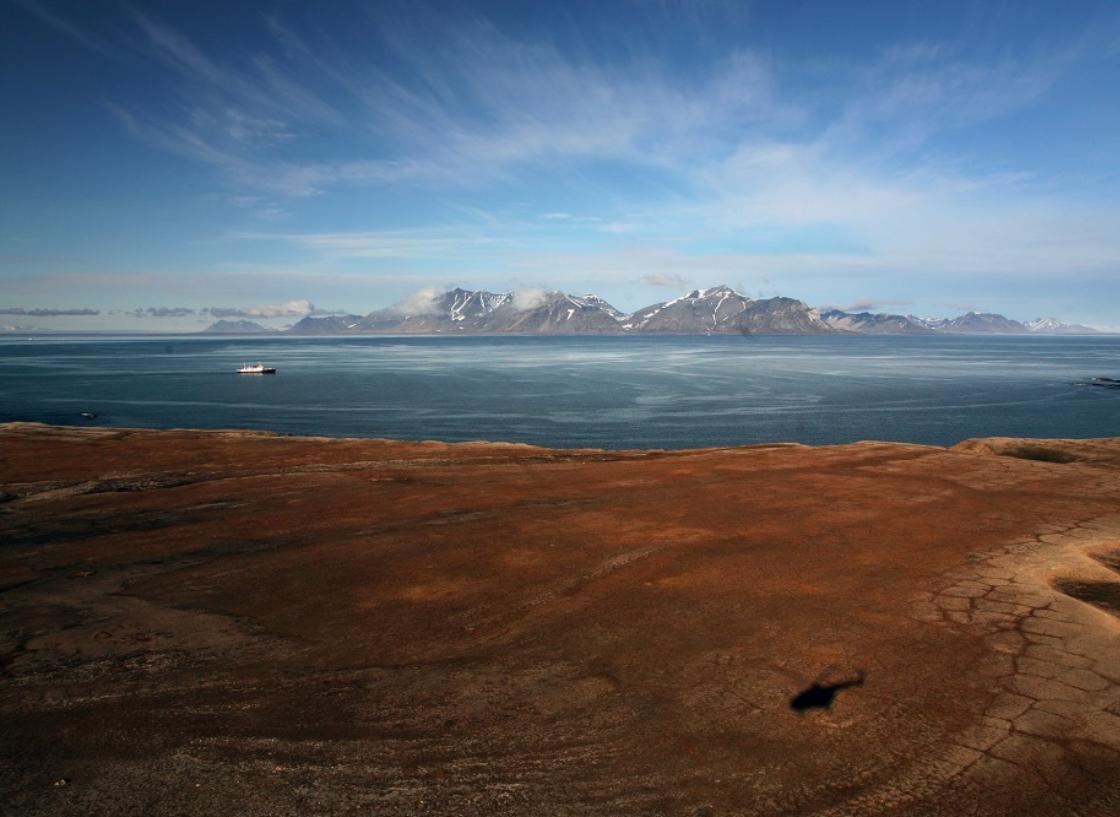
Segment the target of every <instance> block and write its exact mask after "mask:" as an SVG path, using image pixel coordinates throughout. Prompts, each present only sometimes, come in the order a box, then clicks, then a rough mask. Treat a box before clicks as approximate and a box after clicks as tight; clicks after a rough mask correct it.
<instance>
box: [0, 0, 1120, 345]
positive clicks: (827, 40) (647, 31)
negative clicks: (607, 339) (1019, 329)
mask: <svg viewBox="0 0 1120 817" xmlns="http://www.w3.org/2000/svg"><path fill="white" fill-rule="evenodd" d="M0 65H2V69H3V70H2V71H0V106H2V107H0V111H2V113H0V180H2V184H0V325H6V326H20V327H24V326H36V327H43V328H71V329H104V328H119V329H135V330H155V331H160V330H162V331H182V330H195V329H199V328H201V327H203V326H205V325H206V324H208V323H210V322H211V321H213V320H214V319H215V318H216V317H240V316H246V317H249V318H251V319H254V320H260V322H262V323H264V324H266V325H272V326H283V325H285V324H288V323H292V322H293V321H295V320H298V319H299V318H300V317H301V316H303V315H306V314H317V313H328V312H334V311H340V310H341V311H346V312H354V313H358V314H364V313H366V312H368V311H370V310H372V309H375V308H381V307H385V306H388V305H390V304H393V303H395V302H398V301H400V300H401V299H404V298H407V297H408V295H409V293H413V292H415V291H417V290H419V289H422V288H427V287H433V286H434V287H440V288H443V287H447V288H450V287H452V286H463V287H467V288H472V289H489V290H492V291H501V292H504V291H511V290H512V291H516V290H530V289H548V290H553V289H558V290H564V291H568V292H574V293H583V292H595V293H597V294H599V295H601V296H603V297H605V298H606V299H607V300H609V301H611V302H612V303H613V304H614V305H615V306H617V307H619V308H620V309H623V310H627V311H629V310H632V309H637V308H640V307H642V306H645V305H647V304H650V303H655V302H658V301H663V300H666V299H668V298H671V297H675V296H676V295H678V294H680V293H682V292H685V291H687V290H690V289H693V288H697V287H706V286H714V285H717V284H728V285H730V286H733V287H735V288H736V289H739V290H740V291H742V292H744V293H746V294H747V295H750V296H752V297H769V296H772V295H777V294H781V295H785V296H789V297H795V298H799V299H801V300H804V301H806V302H807V303H809V304H811V305H814V306H836V307H841V308H848V309H853V310H861V309H868V310H871V311H884V312H899V313H913V314H918V315H956V314H960V313H962V312H965V311H969V310H975V311H995V312H1001V313H1003V314H1005V315H1008V316H1009V317H1013V318H1017V319H1020V320H1026V319H1030V318H1034V317H1038V316H1051V315H1053V316H1056V317H1058V318H1059V319H1062V320H1065V321H1068V322H1080V323H1087V324H1090V325H1095V326H1101V327H1110V328H1120V195H1118V194H1117V191H1118V189H1120V104H1118V103H1120V4H1117V3H1115V2H1111V1H1109V2H1090V1H1088V0H1086V1H1085V2H1078V1H1077V0H1067V2H1032V0H1019V1H1018V2H1002V3H1001V2H996V1H995V0H990V1H989V2H977V3H956V2H942V3H928V2H908V0H891V2H882V3H878V2H863V3H836V2H798V0H784V1H783V2H753V3H752V2H740V3H733V2H714V1H713V2H696V1H694V2H654V1H653V0H649V1H648V2H624V0H619V2H611V3H602V2H570V3H568V2H548V3H545V2H540V3H537V2H528V3H526V2H524V1H523V0H522V1H521V2H495V3H465V2H464V3H456V2H438V3H431V4H425V3H423V2H417V1H412V2H401V3H396V2H373V3H347V2H342V0H339V1H338V2H332V3H330V4H308V3H304V2H283V1H278V2H271V3H261V4H256V3H250V2H237V3H212V4H211V3H206V2H194V3H190V4H187V3H182V2H157V1H156V0H149V1H148V2H141V3H137V2H129V3H124V2H122V3H117V2H115V0H98V2H79V0H72V1H71V2H62V1H61V0H0ZM60 312H69V313H74V314H56V313H60Z"/></svg>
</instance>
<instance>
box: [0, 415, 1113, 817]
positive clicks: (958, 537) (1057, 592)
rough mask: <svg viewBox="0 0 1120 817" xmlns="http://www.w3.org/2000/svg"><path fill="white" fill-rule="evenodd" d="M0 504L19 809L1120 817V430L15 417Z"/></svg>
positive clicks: (1, 702) (5, 754)
mask: <svg viewBox="0 0 1120 817" xmlns="http://www.w3.org/2000/svg"><path fill="white" fill-rule="evenodd" d="M0 491H3V492H4V496H3V499H4V500H5V501H3V502H2V503H0V539H2V542H3V544H2V546H0V724H2V728H0V803H3V804H4V805H3V809H2V810H3V813H4V814H11V815H24V814H43V815H48V814H49V815H91V814H97V815H109V814H122V815H123V814H130V815H131V814H150V815H183V814H191V815H195V814H197V815H218V814H237V815H316V814H362V815H417V814H440V815H444V814H448V815H451V814H454V815H460V814H462V815H490V814H518V815H553V814H555V815H589V814H611V815H642V814H649V815H660V814H666V815H725V814H735V815H754V814H767V815H769V814H789V815H802V814H821V815H824V814H828V815H843V814H907V815H909V814H914V815H961V814H979V815H1003V814H1019V815H1054V814H1074V813H1076V814H1082V815H1098V814H1099V815H1116V814H1120V788H1118V787H1117V785H1116V781H1117V780H1120V619H1118V618H1117V615H1118V614H1120V573H1118V572H1117V568H1118V567H1120V440H1089V441H1068V440H1067V441H1061V440H1057V441H1055V440H1030V441H1027V440H1009V439H1002V438H1000V439H991V440H982V441H970V442H969V443H965V444H962V445H961V446H958V447H957V448H955V449H950V450H945V449H940V448H933V447H927V446H917V445H899V444H885V443H860V444H856V445H847V446H836V447H827V448H808V447H803V446H792V445H790V446H771V447H751V448H738V449H712V450H701V451H679V452H602V451H551V450H545V449H536V448H529V447H524V446H510V445H491V444H468V445H443V444H438V443H397V442H385V441H377V440H364V441H362V440H326V439H306V438H286V437H275V436H269V435H261V434H248V433H214V432H189V431H174V432H154V431H121V430H91V429H83V430H72V429H58V428H49V427H44V426H34V425H19V424H11V425H7V426H0ZM861 677H862V678H863V683H862V684H859V685H854V684H853V685H851V686H848V687H846V688H843V689H840V690H838V691H836V692H835V694H834V695H833V697H832V699H831V701H828V700H826V699H827V698H828V697H829V696H828V692H827V690H828V685H829V684H831V683H835V682H841V681H845V680H848V681H853V680H856V679H858V678H861ZM814 682H817V683H818V685H819V687H823V688H824V691H823V692H822V690H821V689H818V690H816V691H815V692H811V693H810V694H809V695H808V696H807V698H802V700H806V699H807V700H809V701H810V702H812V701H814V700H816V699H817V698H819V699H821V700H819V701H818V702H820V703H829V702H830V703H831V706H829V707H824V706H815V707H810V708H808V709H805V710H804V711H797V710H795V709H793V708H791V706H790V701H791V699H793V698H794V697H795V696H797V695H798V694H799V693H802V692H805V691H806V690H808V689H810V685H811V684H813V683H814ZM818 693H820V694H818ZM814 696H816V697H814ZM63 783H65V784H64V785H62V784H63Z"/></svg>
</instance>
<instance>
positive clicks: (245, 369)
mask: <svg viewBox="0 0 1120 817" xmlns="http://www.w3.org/2000/svg"><path fill="white" fill-rule="evenodd" d="M237 373H238V374H276V370H275V369H274V368H272V367H271V366H265V365H264V364H263V363H254V364H252V365H250V364H248V363H245V364H242V366H241V368H240V369H238V370H237Z"/></svg>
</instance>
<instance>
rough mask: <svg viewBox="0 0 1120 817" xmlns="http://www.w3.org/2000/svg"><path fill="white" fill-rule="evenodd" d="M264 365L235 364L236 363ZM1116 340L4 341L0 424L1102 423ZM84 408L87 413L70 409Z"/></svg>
mask: <svg viewBox="0 0 1120 817" xmlns="http://www.w3.org/2000/svg"><path fill="white" fill-rule="evenodd" d="M258 360H260V361H263V362H264V363H265V364H266V365H269V366H275V367H277V369H278V373H277V374H276V375H275V376H248V375H241V376H239V375H237V374H235V373H234V369H236V368H237V366H239V365H240V364H242V363H244V362H256V361H258ZM1100 376H1105V377H1117V376H1120V336H1102V337H839V338H837V337H827V338H826V337H810V336H799V337H640V338H639V337H580V338H561V337H546V338H531V337H454V338H444V337H385V336H378V337H357V338H354V337H346V338H297V337H275V338H272V337H191V336H167V337H150V336H145V337H135V336H132V337H125V336H115V337H106V336H100V337H95V336H91V337H80V338H79V337H73V336H67V337H36V338H34V339H32V340H28V339H27V338H25V337H22V336H20V337H13V338H5V339H3V340H0V420H4V421H7V420H31V421H40V422H49V423H61V424H75V425H104V426H137V427H150V428H171V427H191V428H247V429H261V430H270V431H277V432H282V433H290V434H320V435H328V436H357V437H392V438H402V439H440V440H448V441H458V440H476V439H490V440H509V441H515V442H524V443H532V444H536V445H546V446H556V447H575V446H592V447H602V448H691V447H699V446H718V445H743V444H751V443H765V442H776V441H796V442H804V443H811V444H827V443H843V442H851V441H854V440H860V439H880V440H899V441H907V442H915V443H929V444H935V445H951V444H953V443H955V442H958V441H959V440H962V439H965V438H968V437H980V436H991V435H1006V436H1025V437H1103V436H1115V435H1120V390H1116V389H1106V388H1096V387H1091V386H1086V385H1080V384H1084V383H1085V382H1086V381H1088V380H1089V379H1090V378H1092V377H1100ZM81 412H93V413H95V414H96V415H97V416H96V418H95V419H93V420H86V419H84V418H82V417H81Z"/></svg>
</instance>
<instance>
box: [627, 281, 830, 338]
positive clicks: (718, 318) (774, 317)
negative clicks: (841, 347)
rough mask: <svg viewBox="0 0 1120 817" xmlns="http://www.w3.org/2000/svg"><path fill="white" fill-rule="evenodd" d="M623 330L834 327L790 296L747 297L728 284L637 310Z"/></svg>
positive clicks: (821, 330)
mask: <svg viewBox="0 0 1120 817" xmlns="http://www.w3.org/2000/svg"><path fill="white" fill-rule="evenodd" d="M622 328H623V329H625V330H626V331H628V332H643V333H651V334H674V335H742V334H773V335H789V334H797V335H808V334H828V333H830V332H832V331H834V330H833V328H832V327H830V326H829V325H828V324H827V323H826V322H825V321H823V320H822V319H821V316H820V313H819V312H818V311H817V310H816V309H812V308H810V307H809V306H807V305H806V304H804V303H802V302H801V301H798V300H795V299H793V298H780V297H779V298H764V299H760V300H752V299H751V298H749V297H747V296H746V295H743V294H742V293H741V292H736V291H735V290H733V289H732V288H731V287H728V286H718V287H711V288H710V289H696V290H693V291H692V292H689V293H688V294H687V295H682V296H681V297H679V298H674V299H672V300H671V301H665V302H664V303H659V304H652V305H650V306H647V307H646V308H645V309H639V310H638V311H637V312H635V313H634V314H632V315H630V316H629V317H627V318H625V319H624V320H623V321H622Z"/></svg>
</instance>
